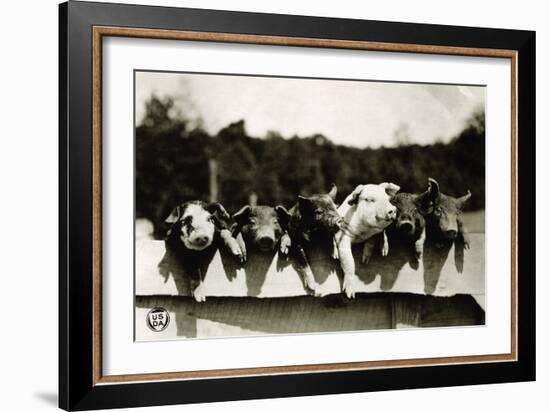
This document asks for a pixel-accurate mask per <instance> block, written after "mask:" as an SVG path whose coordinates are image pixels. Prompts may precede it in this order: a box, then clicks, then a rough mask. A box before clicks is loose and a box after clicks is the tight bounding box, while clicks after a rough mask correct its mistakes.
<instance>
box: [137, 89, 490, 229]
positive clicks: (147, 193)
mask: <svg viewBox="0 0 550 412" xmlns="http://www.w3.org/2000/svg"><path fill="white" fill-rule="evenodd" d="M173 106H174V102H173V100H171V99H169V98H165V99H159V98H157V97H156V96H152V97H151V99H150V100H149V101H148V102H147V104H146V110H145V116H144V119H143V122H142V123H141V124H140V125H139V126H138V127H137V128H136V213H137V217H146V218H148V219H149V220H151V221H152V222H153V224H154V227H155V236H156V237H157V238H159V237H162V236H163V235H164V233H163V231H164V225H163V222H164V219H165V218H166V216H167V215H168V214H169V213H170V210H171V209H172V208H173V207H175V206H176V205H177V204H179V203H181V202H184V201H187V200H192V199H202V200H208V198H209V171H208V162H209V160H211V159H215V160H217V163H218V167H219V180H218V183H219V186H220V201H221V202H222V203H223V204H224V206H225V207H226V208H227V210H228V211H229V212H230V213H234V212H236V211H237V210H238V209H239V208H240V207H242V206H243V205H245V204H247V203H248V202H249V199H250V195H251V194H253V193H254V194H256V195H257V198H258V203H259V204H267V205H277V204H282V205H284V206H286V207H290V206H292V205H293V204H294V203H295V202H296V196H297V195H298V194H304V195H308V194H313V193H323V192H326V191H327V190H328V189H329V187H330V184H331V183H335V184H336V185H337V186H338V189H339V195H338V200H339V201H341V200H342V199H343V198H344V197H345V196H346V195H347V194H349V193H350V192H351V191H352V190H353V189H354V188H355V186H356V185H358V184H363V183H368V182H370V183H379V182H384V181H393V182H394V183H397V184H398V185H400V186H401V188H402V190H403V191H411V192H420V191H423V190H425V189H426V185H427V179H428V177H433V178H435V179H437V180H438V181H439V183H440V185H441V189H442V191H443V192H444V193H448V194H451V195H455V196H458V195H463V194H464V193H465V192H466V190H467V189H470V190H471V191H472V194H473V196H472V198H471V200H470V202H469V204H468V206H467V207H468V209H469V210H477V209H482V208H484V206H485V113H484V112H483V110H482V109H480V110H479V111H477V112H475V113H474V114H473V115H472V117H471V118H470V119H469V120H468V122H467V123H466V125H465V128H464V130H463V131H462V132H461V133H459V134H458V135H457V136H456V137H455V138H454V139H453V140H451V141H450V142H449V143H446V144H445V143H442V142H437V143H435V144H432V145H427V146H421V145H416V144H408V141H410V140H409V137H404V136H405V135H406V136H408V134H409V132H410V131H409V129H408V126H403V127H402V128H401V129H403V130H402V131H400V132H399V133H400V134H402V136H401V137H399V139H398V140H399V142H400V144H399V145H398V146H396V147H392V148H388V147H381V148H379V149H370V148H365V149H359V148H355V147H347V146H341V145H335V144H333V143H332V142H331V141H330V139H329V138H328V137H327V136H324V135H322V134H315V135H312V136H309V137H298V136H294V137H292V138H290V139H285V138H283V137H282V136H281V135H280V134H279V133H277V132H276V131H272V132H269V133H268V134H267V136H265V137H264V138H261V139H260V138H254V137H251V136H249V135H248V133H247V131H246V127H245V126H246V125H245V122H244V121H243V120H240V121H237V122H235V123H232V124H230V125H228V126H227V127H225V128H223V129H222V130H220V131H219V133H218V134H217V136H215V137H211V136H210V135H209V134H208V133H207V132H205V131H204V130H203V129H201V128H200V123H196V122H195V123H193V122H190V121H189V120H188V119H186V117H185V113H182V112H178V111H177V110H173ZM401 129H400V128H398V131H399V130H401ZM399 133H398V134H399ZM399 142H398V143H399Z"/></svg>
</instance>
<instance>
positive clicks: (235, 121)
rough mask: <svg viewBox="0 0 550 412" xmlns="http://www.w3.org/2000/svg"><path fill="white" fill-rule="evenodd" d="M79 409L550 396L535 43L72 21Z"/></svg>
mask: <svg viewBox="0 0 550 412" xmlns="http://www.w3.org/2000/svg"><path fill="white" fill-rule="evenodd" d="M59 12H60V34H59V41H60V66H59V76H60V77H59V79H60V81H59V84H60V112H59V113H60V114H59V116H60V144H59V147H60V149H59V150H60V202H59V204H60V229H59V230H60V236H59V237H60V256H59V262H60V273H59V299H60V301H59V305H60V308H59V325H60V328H59V330H60V332H59V333H60V337H59V338H60V339H59V342H60V344H59V351H60V352H59V359H60V360H59V362H60V366H59V374H60V376H59V393H60V396H59V403H60V407H61V408H63V409H66V410H89V409H103V408H115V407H133V406H148V405H163V404H178V403H192V402H214V401H224V400H238V399H258V398H270V397H289V396H306V395H317V394H334V393H350V392H360V391H379V390H392V389H402V388H425V387H439V386H452V385H471V384H484V383H498V382H517V381H528V380H534V379H535V247H534V246H535V235H534V233H535V213H534V208H535V201H534V200H535V156H534V153H535V33H534V32H531V31H516V30H505V29H488V28H471V27H455V26H442V25H426V24H409V23H393V22H380V21H365V20H351V19H332V18H318V17H306V16H290V15H270V14H256V13H241V12H228V11H214V10H199V9H181V8H168V7H149V6H135V5H120V4H106V3H86V2H74V1H71V2H68V3H64V4H61V5H60V9H59Z"/></svg>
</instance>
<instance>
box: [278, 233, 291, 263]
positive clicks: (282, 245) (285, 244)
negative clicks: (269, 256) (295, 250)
mask: <svg viewBox="0 0 550 412" xmlns="http://www.w3.org/2000/svg"><path fill="white" fill-rule="evenodd" d="M291 246H292V240H290V235H289V234H288V233H286V232H285V233H284V234H283V236H281V240H280V241H279V251H280V252H281V254H282V255H283V256H284V257H285V258H286V259H288V252H289V251H290V247H291Z"/></svg>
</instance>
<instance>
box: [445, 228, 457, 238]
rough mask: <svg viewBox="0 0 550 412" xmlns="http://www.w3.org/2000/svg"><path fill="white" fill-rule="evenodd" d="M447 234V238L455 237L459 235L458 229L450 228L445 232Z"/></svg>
mask: <svg viewBox="0 0 550 412" xmlns="http://www.w3.org/2000/svg"><path fill="white" fill-rule="evenodd" d="M443 233H444V234H445V237H446V238H447V239H455V238H456V235H457V231H456V230H455V229H448V230H446V231H444V232H443Z"/></svg>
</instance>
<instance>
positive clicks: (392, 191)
mask: <svg viewBox="0 0 550 412" xmlns="http://www.w3.org/2000/svg"><path fill="white" fill-rule="evenodd" d="M381 186H382V187H383V188H384V190H385V191H386V194H387V195H388V196H390V197H394V196H395V195H396V194H397V192H399V189H401V188H400V187H399V186H397V185H396V184H395V183H386V182H384V183H381Z"/></svg>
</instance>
